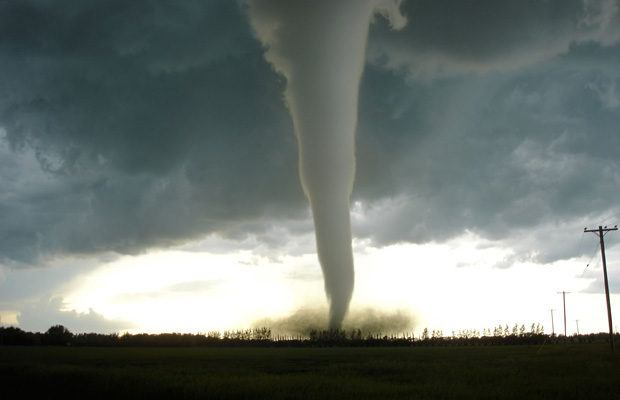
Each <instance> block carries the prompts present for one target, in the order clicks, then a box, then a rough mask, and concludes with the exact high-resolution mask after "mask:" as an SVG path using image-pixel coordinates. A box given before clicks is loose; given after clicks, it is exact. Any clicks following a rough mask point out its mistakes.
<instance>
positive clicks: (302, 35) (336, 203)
mask: <svg viewBox="0 0 620 400" xmlns="http://www.w3.org/2000/svg"><path fill="white" fill-rule="evenodd" d="M247 4H248V15H249V18H250V23H251V25H252V28H253V30H254V33H255V35H256V37H257V38H258V39H259V40H260V41H261V42H262V44H263V46H264V48H265V58H266V60H267V61H268V62H270V63H271V64H272V66H273V67H274V69H275V70H276V71H277V72H279V73H280V74H282V75H283V76H284V77H285V78H286V89H285V93H284V100H285V103H286V105H287V107H288V110H289V112H290V115H291V117H292V120H293V124H294V129H295V135H296V136H297V141H298V145H299V175H300V179H301V184H302V187H303V191H304V193H305V195H306V197H307V198H308V201H309V203H310V208H311V210H312V217H313V220H314V230H315V237H316V248H317V255H318V259H319V263H320V265H321V269H322V272H323V278H324V281H325V294H326V296H327V300H328V303H329V328H330V329H340V327H341V325H342V321H343V320H344V317H345V316H346V314H347V311H348V309H349V304H350V302H351V298H352V296H353V289H354V282H355V272H354V261H353V250H352V236H351V217H350V211H349V202H350V201H349V198H350V196H351V191H352V189H353V182H354V179H355V130H356V124H357V107H358V93H359V84H360V79H361V77H362V73H363V70H364V60H365V52H366V42H367V39H368V30H369V25H370V23H371V20H372V18H373V15H374V14H375V13H377V12H379V13H381V14H382V15H384V16H386V17H387V18H388V20H389V21H390V22H391V24H392V26H393V27H395V28H398V27H400V26H402V25H404V22H405V19H404V17H403V16H402V15H400V11H399V6H400V1H397V0H388V1H377V0H315V1H291V0H256V1H249V2H248V3H247Z"/></svg>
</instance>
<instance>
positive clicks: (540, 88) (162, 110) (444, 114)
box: [0, 0, 620, 335]
mask: <svg viewBox="0 0 620 400" xmlns="http://www.w3.org/2000/svg"><path fill="white" fill-rule="evenodd" d="M244 4H245V3H244V2H242V1H239V2H231V1H224V0H213V1H208V2H203V1H197V0H196V1H184V2H182V3H179V2H172V1H170V2H168V1H154V2H132V3H131V4H127V3H125V2H114V1H113V2H110V1H103V0H90V1H84V2H72V1H66V0H56V1H51V2H40V1H35V0H29V1H23V0H22V1H17V0H7V1H3V2H2V3H1V4H0V18H1V19H2V20H3V24H2V26H0V323H1V324H2V325H14V326H18V327H20V328H22V329H25V330H30V331H45V330H47V328H49V327H50V326H51V325H54V324H58V323H60V324H63V325H65V326H67V327H68V328H69V329H70V330H71V331H72V332H92V331H96V332H104V333H105V332H123V331H130V332H170V331H177V332H206V331H209V330H219V331H223V330H229V329H242V328H248V327H251V326H252V325H253V324H254V323H257V321H260V322H262V323H265V319H269V320H270V321H271V322H273V323H274V324H275V325H277V324H279V323H281V321H282V320H287V317H290V316H291V315H294V314H295V312H297V311H298V310H300V309H301V310H303V309H320V310H321V313H323V312H326V304H327V302H326V299H325V293H324V289H323V278H322V275H321V269H320V267H319V264H318V261H317V256H316V250H315V242H314V230H313V222H312V216H311V213H310V210H309V207H308V201H307V200H306V199H305V197H304V194H303V191H302V188H301V185H300V180H299V174H298V160H297V156H298V150H297V143H296V138H295V135H294V131H293V123H292V121H291V117H290V115H289V112H288V110H287V107H286V105H285V103H284V100H283V93H284V90H285V85H286V80H285V79H284V78H283V77H282V76H281V75H279V74H278V73H277V72H276V71H275V70H274V69H273V67H272V66H271V65H270V64H269V63H268V62H267V61H266V60H265V57H264V49H263V47H262V45H261V43H260V42H259V41H258V40H257V39H256V38H255V36H254V34H253V32H252V28H251V26H250V23H249V18H248V15H247V13H248V12H249V11H248V9H247V7H246V6H245V5H244ZM401 10H402V12H403V14H404V15H405V16H406V17H407V20H408V21H407V25H406V26H405V27H404V28H403V29H401V30H398V31H395V30H392V29H390V27H389V25H388V24H387V23H386V22H385V21H384V20H383V19H381V18H377V19H376V20H375V21H374V22H373V24H372V25H371V28H370V33H369V37H368V44H367V53H366V64H365V70H364V75H363V77H362V80H361V86H360V96H359V117H358V124H357V137H356V161H357V170H356V180H355V186H354V189H353V194H352V205H351V219H352V232H353V238H354V239H353V252H354V256H355V276H356V279H355V290H354V294H353V300H352V303H351V314H350V318H349V319H350V321H349V323H350V324H352V325H355V323H358V322H359V321H360V319H359V318H362V317H360V315H364V314H372V313H373V312H376V313H378V315H379V317H378V318H379V319H382V318H383V319H384V320H385V321H386V325H385V327H384V328H385V329H393V330H403V329H405V328H404V327H406V329H407V330H408V331H412V332H414V333H416V334H421V332H422V330H423V329H424V328H425V327H427V328H428V329H430V330H433V329H436V330H443V333H444V334H445V335H450V334H451V332H452V331H458V330H459V329H478V330H480V331H482V330H483V329H493V328H494V327H496V326H498V325H500V324H501V325H502V326H504V325H506V324H508V325H509V326H510V328H512V326H513V325H514V324H518V325H519V326H521V325H522V324H523V325H525V326H526V328H527V330H528V331H529V329H530V326H531V324H532V323H540V324H542V325H544V327H545V332H551V329H552V328H551V312H550V310H551V309H554V310H555V311H554V328H555V332H556V333H558V332H562V331H563V304H562V295H561V294H558V292H562V291H566V292H570V293H569V294H567V295H566V313H567V331H568V333H569V334H572V333H573V332H575V331H576V329H577V322H576V320H578V321H579V322H578V324H579V325H578V326H579V330H580V332H581V333H589V332H601V331H606V330H607V314H606V313H607V311H606V307H605V297H604V289H603V277H602V265H601V255H600V251H599V241H598V237H596V236H595V235H594V234H592V233H584V232H583V229H584V228H585V227H588V228H589V229H592V228H596V227H597V226H598V225H603V226H605V225H608V226H610V227H611V226H614V225H616V224H617V223H618V221H619V220H620V203H619V201H618V199H619V198H620V162H619V160H620V158H619V157H618V152H619V150H620V131H619V127H620V1H618V0H570V1H569V0H554V1H545V2H541V1H534V0H531V1H516V0H515V1H502V2H497V1H491V0H489V1H475V2H474V1H468V0H459V1H448V0H437V1H415V0H409V1H406V2H404V3H403V4H402V6H401ZM605 240H606V249H607V261H608V270H609V276H610V289H611V292H612V310H613V311H614V321H616V322H615V324H620V232H618V231H612V232H609V233H608V234H607V235H606V236H605ZM369 310H374V311H369ZM395 312H402V314H399V315H401V316H402V315H410V316H411V320H408V319H407V318H400V319H399V318H398V317H395V316H394V313H395ZM308 315H311V317H309V318H316V317H315V315H316V314H308ZM261 320H262V321H261ZM317 322H318V323H323V322H324V321H322V320H318V321H317ZM390 323H391V325H390ZM345 325H346V320H345Z"/></svg>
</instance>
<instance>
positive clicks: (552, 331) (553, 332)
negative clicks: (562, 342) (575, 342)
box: [549, 308, 555, 337]
mask: <svg viewBox="0 0 620 400" xmlns="http://www.w3.org/2000/svg"><path fill="white" fill-rule="evenodd" d="M549 311H551V337H555V326H554V324H553V312H554V311H555V308H552V309H550V310H549Z"/></svg>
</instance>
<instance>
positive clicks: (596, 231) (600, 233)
mask: <svg viewBox="0 0 620 400" xmlns="http://www.w3.org/2000/svg"><path fill="white" fill-rule="evenodd" d="M617 230H618V225H615V226H614V227H613V228H608V227H604V228H603V227H602V226H600V225H599V227H598V229H588V228H585V229H584V230H583V231H584V232H592V233H594V234H595V235H597V236H598V237H599V239H600V241H601V257H602V258H603V278H604V280H605V298H606V300H607V320H608V321H609V345H610V346H611V351H612V352H613V351H615V350H616V345H615V343H614V330H613V325H612V323H611V302H610V300H609V282H608V280H607V261H606V260H605V240H604V239H603V236H605V233H606V232H609V231H617Z"/></svg>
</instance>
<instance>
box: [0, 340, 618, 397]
mask: <svg viewBox="0 0 620 400" xmlns="http://www.w3.org/2000/svg"><path fill="white" fill-rule="evenodd" d="M539 350H540V351H539ZM0 377H1V381H2V388H1V389H0V393H3V394H9V393H10V394H13V395H15V396H17V398H34V396H36V395H38V394H40V393H41V392H42V391H43V393H50V394H53V395H54V396H53V397H54V398H63V397H64V398H77V397H80V398H84V397H85V398H89V399H93V398H95V399H157V398H161V399H164V398H165V399H171V398H174V399H180V398H184V399H198V398H204V399H295V398H303V399H339V400H344V399H474V398H475V399H580V400H581V399H597V400H600V399H620V355H619V354H611V353H610V351H609V347H608V346H606V345H604V344H589V345H579V346H577V345H575V346H569V347H568V351H566V352H565V351H564V346H562V345H551V346H549V345H548V346H545V347H543V348H542V349H540V348H539V347H533V346H514V347H511V346H494V347H412V348H228V349H223V348H174V349H172V348H92V347H90V348H89V347H79V348H78V347H1V348H0ZM37 397H40V396H37ZM4 398H9V397H4Z"/></svg>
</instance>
